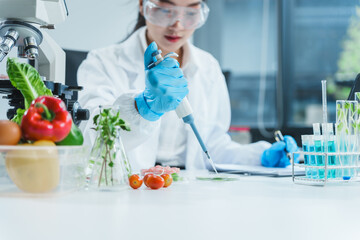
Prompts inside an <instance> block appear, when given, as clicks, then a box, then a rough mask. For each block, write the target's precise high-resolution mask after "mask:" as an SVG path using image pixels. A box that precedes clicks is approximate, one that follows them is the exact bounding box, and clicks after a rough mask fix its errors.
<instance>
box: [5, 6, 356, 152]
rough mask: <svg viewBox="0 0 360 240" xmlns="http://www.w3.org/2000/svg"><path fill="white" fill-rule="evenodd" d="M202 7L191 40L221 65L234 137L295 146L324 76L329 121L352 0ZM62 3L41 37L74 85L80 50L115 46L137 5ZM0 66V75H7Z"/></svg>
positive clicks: (347, 53)
mask: <svg viewBox="0 0 360 240" xmlns="http://www.w3.org/2000/svg"><path fill="white" fill-rule="evenodd" d="M207 3H208V5H209V7H210V16H209V19H208V21H207V23H206V24H205V25H204V26H203V27H202V28H201V29H199V30H197V31H196V33H195V35H194V37H193V39H192V41H193V43H194V44H195V45H196V46H198V47H200V48H202V49H204V50H206V51H208V52H210V53H211V54H213V55H214V56H215V57H216V58H217V59H218V61H219V62H220V65H221V67H222V69H223V72H224V74H225V76H226V80H227V84H228V88H229V93H230V98H231V107H232V122H231V129H230V135H231V136H232V137H233V138H234V139H235V140H237V141H239V142H242V143H249V142H253V141H257V140H260V139H266V140H268V141H270V142H274V137H273V133H272V132H273V130H274V129H281V130H282V132H283V134H284V135H285V134H291V135H292V136H294V137H295V139H296V140H297V142H298V144H299V145H300V143H301V141H300V136H301V134H307V133H310V132H311V125H312V123H315V122H321V121H322V107H321V80H323V79H326V80H327V83H328V112H329V121H331V122H334V121H335V100H337V99H346V98H347V95H348V94H349V92H350V87H351V86H352V83H353V81H354V79H355V77H356V75H357V73H360V1H359V0H316V1H314V0H208V1H207ZM67 5H68V9H69V17H68V19H67V20H66V21H65V22H64V23H62V24H59V25H58V26H56V30H51V31H48V32H49V34H50V35H51V36H52V37H53V38H54V39H55V41H56V42H57V43H58V44H59V45H60V46H61V47H62V48H64V49H65V50H66V53H67V65H66V67H67V70H66V83H67V84H69V85H73V84H76V70H77V66H78V64H80V62H81V60H82V59H84V58H85V57H86V54H87V51H89V50H91V49H94V48H100V47H104V46H107V45H110V44H113V43H117V42H120V41H121V40H123V39H124V38H126V36H127V35H128V34H129V33H130V32H131V30H132V29H133V27H134V25H135V22H136V18H137V13H138V1H137V0H107V1H105V2H104V1H103V2H101V4H99V1H96V0H86V1H85V0H77V1H71V0H70V1H67ZM100 9H101V10H100ZM10 55H11V54H10ZM5 62H6V60H4V61H3V62H2V64H0V76H1V74H6V70H5V65H6V64H4V63H5ZM84 87H86V86H84ZM7 108H8V107H7V101H6V100H4V99H0V109H1V111H0V119H6V109H7Z"/></svg>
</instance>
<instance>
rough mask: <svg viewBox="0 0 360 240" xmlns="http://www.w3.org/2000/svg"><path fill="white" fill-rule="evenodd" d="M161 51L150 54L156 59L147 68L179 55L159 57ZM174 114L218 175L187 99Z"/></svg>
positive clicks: (169, 54)
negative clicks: (187, 125) (189, 131)
mask: <svg viewBox="0 0 360 240" xmlns="http://www.w3.org/2000/svg"><path fill="white" fill-rule="evenodd" d="M161 53H162V51H161V50H160V49H159V50H157V51H155V52H154V53H153V54H152V57H155V58H156V62H153V63H151V64H149V65H148V68H149V69H150V68H153V67H155V66H156V65H158V64H159V63H161V62H162V61H163V60H164V59H165V58H168V57H172V56H174V57H178V56H179V55H177V54H176V53H174V52H170V53H168V54H166V55H165V56H164V57H163V56H162V55H161ZM175 112H176V114H177V116H178V117H179V118H182V120H183V121H184V123H186V124H189V125H190V127H191V129H192V130H193V132H194V134H195V136H196V138H197V140H198V142H199V144H200V146H201V148H202V150H203V151H204V153H205V154H206V156H207V159H208V160H209V162H210V165H211V167H212V168H213V170H214V171H215V173H216V174H218V172H217V170H216V168H215V165H214V162H213V161H212V159H211V158H210V155H209V152H208V150H207V149H206V147H205V144H204V142H203V140H202V139H201V137H200V134H199V132H198V130H197V128H196V126H195V122H194V117H193V115H192V112H193V111H192V108H191V105H190V103H189V101H188V100H187V97H185V98H184V99H183V100H182V101H181V103H180V104H179V106H178V107H177V108H176V109H175Z"/></svg>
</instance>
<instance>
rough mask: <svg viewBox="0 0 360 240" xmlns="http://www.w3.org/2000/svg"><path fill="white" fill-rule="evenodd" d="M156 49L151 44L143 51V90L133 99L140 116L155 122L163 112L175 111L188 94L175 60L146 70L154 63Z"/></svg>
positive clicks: (166, 61) (165, 61) (184, 80)
mask: <svg viewBox="0 0 360 240" xmlns="http://www.w3.org/2000/svg"><path fill="white" fill-rule="evenodd" d="M157 49H158V48H157V45H156V43H155V42H152V43H151V44H150V45H149V46H148V48H147V49H146V51H145V55H144V63H145V73H146V79H145V90H144V92H142V93H141V94H139V95H138V96H136V97H135V101H136V104H137V107H138V110H139V113H140V115H141V116H142V117H143V118H145V119H147V120H149V121H156V120H158V119H159V118H160V117H161V116H162V115H163V114H164V113H165V112H169V111H172V110H175V109H176V108H177V106H178V105H179V104H180V102H181V101H182V100H183V98H184V97H185V96H186V95H187V94H188V92H189V90H188V88H187V80H186V79H185V77H184V74H183V72H182V70H181V69H180V66H179V63H178V62H177V61H176V60H175V59H173V58H166V59H164V61H162V62H161V63H159V64H158V65H157V66H155V67H153V68H151V69H148V66H149V64H151V63H153V62H156V59H155V57H152V54H153V53H154V52H155V51H156V50H157Z"/></svg>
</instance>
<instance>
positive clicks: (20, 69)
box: [6, 58, 53, 120]
mask: <svg viewBox="0 0 360 240" xmlns="http://www.w3.org/2000/svg"><path fill="white" fill-rule="evenodd" d="M6 71H7V74H8V76H9V79H10V82H11V84H12V85H13V86H14V87H15V88H16V89H18V90H19V91H20V92H21V94H22V95H23V96H24V103H25V109H28V108H29V106H30V104H31V102H32V101H33V100H34V99H36V98H38V97H39V96H43V95H47V96H52V95H53V94H52V92H51V90H50V89H48V88H47V87H46V86H45V84H44V82H43V81H42V79H41V77H40V75H39V73H38V72H37V71H36V69H35V68H33V67H32V66H31V65H30V64H27V63H19V62H18V61H17V59H16V58H8V60H7V67H6ZM20 120H21V119H20Z"/></svg>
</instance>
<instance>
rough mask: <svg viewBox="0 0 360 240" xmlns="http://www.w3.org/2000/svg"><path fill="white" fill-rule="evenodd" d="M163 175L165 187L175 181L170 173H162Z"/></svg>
mask: <svg viewBox="0 0 360 240" xmlns="http://www.w3.org/2000/svg"><path fill="white" fill-rule="evenodd" d="M161 177H162V178H163V179H164V182H165V184H164V187H168V186H170V185H171V183H172V182H173V179H172V177H171V175H170V174H163V175H161Z"/></svg>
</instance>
